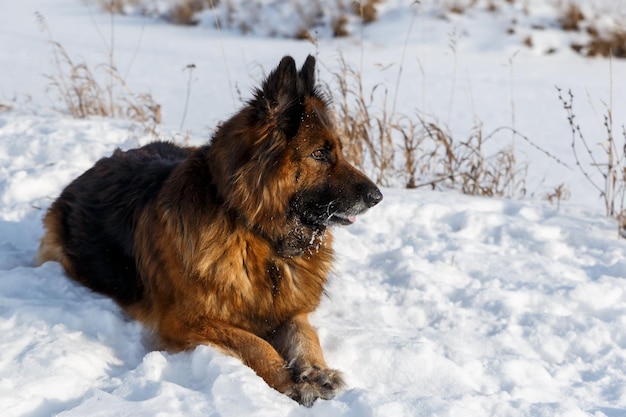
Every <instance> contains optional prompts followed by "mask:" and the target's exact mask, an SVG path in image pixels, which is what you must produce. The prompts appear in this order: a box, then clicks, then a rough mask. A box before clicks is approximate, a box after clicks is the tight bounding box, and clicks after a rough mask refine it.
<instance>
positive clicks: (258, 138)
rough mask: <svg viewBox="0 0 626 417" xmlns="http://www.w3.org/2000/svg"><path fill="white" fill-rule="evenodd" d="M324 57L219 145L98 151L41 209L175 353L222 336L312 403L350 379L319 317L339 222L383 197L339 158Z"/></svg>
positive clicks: (46, 245)
mask: <svg viewBox="0 0 626 417" xmlns="http://www.w3.org/2000/svg"><path fill="white" fill-rule="evenodd" d="M328 106H329V105H328V102H327V100H326V99H325V98H324V97H323V95H322V94H321V93H320V92H319V90H318V89H317V88H316V85H315V59H314V58H313V57H311V56H309V57H308V58H307V59H306V61H305V63H304V65H303V66H302V68H301V69H300V70H299V71H298V69H297V68H296V65H295V62H294V60H293V58H291V57H289V56H286V57H284V58H283V59H282V60H281V62H280V64H279V65H278V67H277V68H276V69H274V70H273V71H272V72H271V73H270V74H269V76H268V77H267V79H266V80H265V81H264V82H263V84H262V87H261V88H260V89H257V90H256V91H255V93H254V96H253V98H252V99H251V100H250V101H249V102H248V103H247V104H246V105H245V106H244V107H243V109H241V110H240V111H239V112H238V113H237V114H235V115H234V116H233V117H232V118H231V119H229V120H227V121H226V122H224V123H223V124H222V125H221V126H219V127H218V129H217V131H216V133H215V134H214V136H213V138H212V140H211V142H210V143H209V144H208V145H206V146H202V147H198V148H183V147H179V146H176V145H174V144H172V143H168V142H155V143H152V144H149V145H146V146H143V147H141V148H138V149H132V150H129V151H127V152H123V151H121V150H119V149H117V150H116V151H115V152H114V153H113V155H112V156H110V157H108V158H103V159H101V160H99V161H98V162H97V163H96V164H95V166H93V167H92V168H91V169H89V170H88V171H86V172H85V173H83V174H82V175H81V176H80V177H78V178H77V179H75V180H74V181H73V182H72V183H71V184H70V185H68V186H67V187H66V188H65V189H64V190H63V192H62V193H61V196H60V197H59V198H58V199H57V200H56V201H55V202H54V203H53V204H52V206H51V207H50V209H49V210H48V212H47V214H46V215H45V217H44V220H43V222H44V226H45V228H46V233H45V235H44V236H43V238H42V240H41V245H40V248H39V253H38V260H39V262H44V261H48V260H54V261H59V262H60V263H61V264H62V265H63V267H64V268H65V270H66V272H67V274H68V275H69V276H70V277H71V278H73V279H74V280H76V281H78V282H79V283H81V284H83V285H85V286H87V287H89V288H90V289H92V290H94V291H97V292H99V293H102V294H105V295H107V296H109V297H111V298H113V299H114V300H115V301H116V302H117V303H118V304H119V305H120V306H121V307H122V308H123V309H124V311H126V312H127V313H128V314H129V315H130V316H132V317H133V318H135V319H136V320H139V321H141V322H142V323H144V324H145V325H146V326H147V327H148V328H149V329H151V330H152V331H153V332H154V333H155V335H156V336H157V337H158V340H159V341H160V345H159V346H160V347H162V348H165V349H167V350H169V351H172V352H175V351H181V350H186V349H192V348H194V347H195V346H197V345H199V344H206V345H211V346H214V347H216V348H218V349H220V350H221V351H223V352H225V353H226V354H229V355H232V356H235V357H237V358H239V359H240V360H241V361H242V362H243V363H245V364H246V365H248V366H249V367H251V368H252V369H253V370H254V371H255V372H256V373H257V374H258V375H259V376H260V377H261V378H263V379H264V380H265V381H266V382H267V383H268V384H269V385H270V386H271V387H273V388H275V389H276V390H278V391H280V392H282V393H284V394H286V395H288V396H289V397H291V398H293V399H294V400H296V401H298V402H299V403H301V404H303V405H305V406H311V405H312V404H313V403H314V401H315V400H316V399H318V398H323V399H330V398H333V397H334V396H335V394H336V393H337V392H339V390H340V389H341V388H342V387H343V386H344V382H343V379H342V376H341V373H340V372H339V371H337V370H334V369H330V368H329V367H328V365H327V364H326V362H325V361H324V357H323V355H322V350H321V348H320V343H319V339H318V337H317V334H316V332H315V330H314V329H313V327H312V326H311V325H310V324H309V321H308V318H307V317H308V314H309V313H311V312H312V311H314V310H315V308H316V307H317V306H318V304H319V302H320V298H321V296H322V294H323V287H324V284H325V282H326V279H327V275H328V274H329V272H330V271H331V264H332V261H333V251H332V237H331V232H330V230H329V227H330V226H335V225H349V224H351V223H353V222H354V220H355V216H356V215H358V214H361V213H363V212H365V211H366V210H367V209H369V208H371V207H373V206H374V205H376V204H377V203H379V202H380V201H381V199H382V194H381V192H380V191H379V189H378V188H377V187H376V185H374V183H372V181H370V180H369V179H368V178H367V177H366V176H365V175H364V174H362V173H361V172H359V171H358V170H357V169H356V168H354V167H353V166H351V165H350V164H349V163H348V162H347V161H346V160H345V159H344V156H343V155H342V146H341V142H340V140H339V138H338V136H337V133H336V132H335V130H334V128H333V123H332V121H331V117H330V116H329V110H328Z"/></svg>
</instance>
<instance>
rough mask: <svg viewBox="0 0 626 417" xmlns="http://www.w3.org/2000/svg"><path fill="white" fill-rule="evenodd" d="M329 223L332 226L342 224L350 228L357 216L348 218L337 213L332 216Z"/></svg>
mask: <svg viewBox="0 0 626 417" xmlns="http://www.w3.org/2000/svg"><path fill="white" fill-rule="evenodd" d="M329 221H330V223H331V224H340V225H342V226H348V225H351V224H352V223H354V222H355V221H356V216H348V215H345V214H341V213H335V214H333V215H332V216H330V219H329Z"/></svg>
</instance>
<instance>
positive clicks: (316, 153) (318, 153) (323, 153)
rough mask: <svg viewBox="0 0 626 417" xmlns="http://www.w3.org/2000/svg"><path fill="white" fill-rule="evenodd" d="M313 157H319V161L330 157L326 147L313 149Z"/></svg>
mask: <svg viewBox="0 0 626 417" xmlns="http://www.w3.org/2000/svg"><path fill="white" fill-rule="evenodd" d="M311 156H312V157H313V159H317V160H318V161H326V160H327V159H328V155H327V154H326V150H325V149H318V150H315V151H313V153H312V154H311Z"/></svg>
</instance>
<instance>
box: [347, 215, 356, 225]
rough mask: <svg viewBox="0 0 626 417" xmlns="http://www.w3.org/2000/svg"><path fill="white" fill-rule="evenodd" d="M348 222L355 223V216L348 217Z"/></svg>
mask: <svg viewBox="0 0 626 417" xmlns="http://www.w3.org/2000/svg"><path fill="white" fill-rule="evenodd" d="M348 221H349V222H350V223H354V222H355V221H356V216H350V217H348Z"/></svg>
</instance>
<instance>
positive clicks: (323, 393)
mask: <svg viewBox="0 0 626 417" xmlns="http://www.w3.org/2000/svg"><path fill="white" fill-rule="evenodd" d="M291 372H292V375H293V380H294V382H295V383H296V384H295V386H294V387H293V392H292V393H290V394H289V396H290V397H291V398H293V399H294V400H296V401H297V402H299V403H300V404H302V405H304V406H306V407H311V406H312V405H313V403H314V402H315V400H317V399H318V398H321V399H324V400H330V399H331V398H333V397H334V396H335V395H337V393H338V392H339V391H341V390H342V389H343V387H345V385H346V384H345V383H344V381H343V377H342V375H341V372H340V371H337V370H336V369H328V368H322V367H320V366H317V365H307V366H296V367H291Z"/></svg>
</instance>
